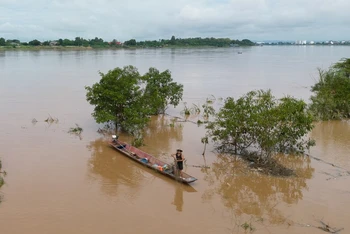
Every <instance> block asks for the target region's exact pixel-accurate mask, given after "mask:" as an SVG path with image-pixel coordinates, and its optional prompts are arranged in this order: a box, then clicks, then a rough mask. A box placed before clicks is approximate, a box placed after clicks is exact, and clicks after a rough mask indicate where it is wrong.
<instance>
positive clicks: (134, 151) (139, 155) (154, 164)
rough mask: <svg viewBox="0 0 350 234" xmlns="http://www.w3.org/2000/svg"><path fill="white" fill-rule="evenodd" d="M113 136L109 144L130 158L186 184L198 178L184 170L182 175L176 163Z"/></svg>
mask: <svg viewBox="0 0 350 234" xmlns="http://www.w3.org/2000/svg"><path fill="white" fill-rule="evenodd" d="M113 138H114V139H113V140H112V141H110V142H109V145H110V146H112V147H113V148H114V149H116V150H117V151H119V152H120V153H122V154H123V155H125V156H127V157H128V158H130V159H132V160H134V161H136V162H138V163H140V164H142V165H144V166H146V167H148V168H151V169H154V170H156V171H157V172H159V173H161V174H163V175H165V176H168V177H170V178H172V179H174V180H176V181H179V182H181V183H184V184H190V183H192V182H194V181H196V180H197V179H196V178H194V177H193V176H190V175H188V174H186V173H184V172H182V176H181V177H180V176H178V175H177V173H176V167H175V166H174V164H173V165H171V164H167V163H165V162H163V161H161V160H159V159H157V158H156V157H154V156H152V155H150V154H148V153H146V152H143V151H142V150H140V149H138V148H136V147H134V146H132V145H130V144H127V143H125V142H123V141H120V140H118V139H117V138H116V136H114V137H113Z"/></svg>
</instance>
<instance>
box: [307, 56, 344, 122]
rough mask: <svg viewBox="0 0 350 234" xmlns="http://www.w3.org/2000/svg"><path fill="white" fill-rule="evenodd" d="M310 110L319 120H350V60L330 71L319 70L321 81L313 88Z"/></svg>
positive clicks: (333, 67)
mask: <svg viewBox="0 0 350 234" xmlns="http://www.w3.org/2000/svg"><path fill="white" fill-rule="evenodd" d="M311 91H312V92H313V93H314V95H313V96H311V105H310V110H311V111H312V113H313V115H314V116H315V117H316V118H317V119H321V120H331V119H348V118H350V59H343V60H342V61H341V62H338V63H336V64H335V65H334V66H332V67H331V68H330V69H329V70H327V71H323V70H321V69H319V80H318V82H317V83H316V84H315V85H314V86H312V88H311Z"/></svg>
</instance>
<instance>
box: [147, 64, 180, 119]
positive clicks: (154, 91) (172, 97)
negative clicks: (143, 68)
mask: <svg viewBox="0 0 350 234" xmlns="http://www.w3.org/2000/svg"><path fill="white" fill-rule="evenodd" d="M143 80H145V81H146V83H147V85H146V88H145V97H146V99H147V100H149V101H150V102H149V104H150V108H151V111H152V114H164V113H165V110H166V108H167V106H168V105H169V104H170V105H173V106H177V105H178V104H179V102H180V101H181V100H182V94H183V85H181V84H177V83H176V82H173V79H172V77H171V73H170V71H169V70H166V71H164V72H159V71H158V70H157V69H156V68H153V67H151V68H150V69H149V70H148V72H147V73H146V74H145V75H144V76H143Z"/></svg>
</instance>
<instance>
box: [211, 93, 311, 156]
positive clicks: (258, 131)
mask: <svg viewBox="0 0 350 234" xmlns="http://www.w3.org/2000/svg"><path fill="white" fill-rule="evenodd" d="M306 107H307V105H306V103H305V102H304V101H303V100H297V99H295V98H293V97H284V98H282V99H276V98H275V97H274V96H272V94H271V91H270V90H268V91H263V90H259V91H251V92H249V93H247V94H245V95H244V96H242V97H241V98H239V99H237V100H235V99H234V98H232V97H229V98H227V99H226V100H225V104H224V106H223V107H222V108H221V109H220V110H219V112H218V113H217V114H216V115H215V119H214V121H212V122H210V123H209V124H208V126H207V127H206V128H207V136H209V137H211V138H212V140H213V141H214V142H215V143H217V144H218V146H217V149H218V150H219V151H221V152H225V153H232V154H243V153H244V154H245V153H247V152H248V153H252V152H254V153H255V154H257V156H258V157H259V158H270V156H271V155H273V154H274V153H303V152H304V151H305V150H306V149H309V148H310V147H311V146H312V145H314V141H313V140H311V139H306V138H305V135H306V134H307V133H309V132H310V131H311V130H312V128H313V125H312V122H313V118H312V115H311V114H310V113H308V112H307V109H306Z"/></svg>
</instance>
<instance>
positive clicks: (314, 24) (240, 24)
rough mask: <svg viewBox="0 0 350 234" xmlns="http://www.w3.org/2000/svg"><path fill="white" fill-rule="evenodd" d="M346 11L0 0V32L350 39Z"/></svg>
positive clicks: (205, 1)
mask: <svg viewBox="0 0 350 234" xmlns="http://www.w3.org/2000/svg"><path fill="white" fill-rule="evenodd" d="M348 9H350V1H348V0H323V1H317V0H309V1H304V0H294V1H281V0H191V1H185V0H178V1H169V0H148V1H144V0H129V1H121V0H100V1H98V3H97V2H96V1H93V0H51V1H48V0H26V1H19V0H0V36H2V35H5V33H6V35H7V36H8V35H9V34H10V35H11V36H12V37H15V38H19V39H34V38H36V39H39V40H41V39H56V38H58V37H67V38H74V37H76V36H82V37H85V38H91V37H95V36H97V37H102V38H104V39H106V40H111V39H114V38H117V39H119V40H127V39H130V38H136V39H138V40H142V39H158V38H170V37H171V35H175V36H177V37H188V36H191V37H193V36H213V37H230V38H237V39H242V38H247V37H248V38H250V39H252V40H254V39H256V40H261V39H291V40H296V39H301V38H300V37H302V38H305V39H314V40H316V39H327V38H329V36H330V35H331V36H332V37H333V39H350V31H349V30H347V25H348V24H349V23H350V17H349V16H348V15H349V14H348V12H347V11H348ZM24 34H25V35H24Z"/></svg>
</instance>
